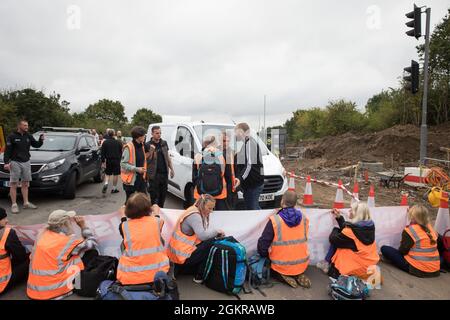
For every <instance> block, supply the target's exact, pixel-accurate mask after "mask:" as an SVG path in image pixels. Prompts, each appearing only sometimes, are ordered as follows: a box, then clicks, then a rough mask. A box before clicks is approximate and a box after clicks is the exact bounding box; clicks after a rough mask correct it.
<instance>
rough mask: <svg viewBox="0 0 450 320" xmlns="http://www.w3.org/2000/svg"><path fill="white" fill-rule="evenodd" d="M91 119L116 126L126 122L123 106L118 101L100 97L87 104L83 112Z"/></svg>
mask: <svg viewBox="0 0 450 320" xmlns="http://www.w3.org/2000/svg"><path fill="white" fill-rule="evenodd" d="M84 114H85V116H86V117H87V118H89V119H92V120H98V121H102V122H105V124H106V125H107V126H111V127H118V126H122V125H124V124H126V123H127V122H128V119H127V117H126V116H125V107H124V106H123V105H122V103H121V102H120V101H112V100H108V99H102V100H99V101H97V102H96V103H94V104H91V105H89V107H87V109H86V111H85V112H84Z"/></svg>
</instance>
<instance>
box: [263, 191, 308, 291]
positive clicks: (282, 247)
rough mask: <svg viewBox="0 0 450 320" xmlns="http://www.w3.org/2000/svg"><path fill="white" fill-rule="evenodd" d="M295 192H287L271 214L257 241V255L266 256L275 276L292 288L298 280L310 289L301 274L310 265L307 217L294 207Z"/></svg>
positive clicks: (295, 286) (305, 278) (306, 278)
mask: <svg viewBox="0 0 450 320" xmlns="http://www.w3.org/2000/svg"><path fill="white" fill-rule="evenodd" d="M297 199H298V198H297V194H296V193H295V192H294V191H286V193H285V194H284V195H283V198H282V199H281V207H282V208H281V209H280V210H279V211H278V212H277V213H276V214H275V215H273V216H271V217H270V220H269V222H267V225H266V227H265V228H264V231H263V234H262V235H261V237H260V238H259V240H258V254H259V255H260V256H261V257H268V258H269V259H270V261H271V269H272V270H274V271H275V275H277V276H279V277H280V278H282V279H283V280H284V281H285V282H286V283H287V284H289V285H290V286H291V287H293V288H297V283H298V284H299V285H300V286H302V287H304V288H310V287H311V281H310V280H309V279H308V277H306V275H304V272H305V270H306V268H307V267H308V264H309V252H308V244H307V240H308V229H309V220H308V218H307V217H306V216H305V215H303V214H302V212H301V211H300V210H299V209H297V208H295V206H296V204H297Z"/></svg>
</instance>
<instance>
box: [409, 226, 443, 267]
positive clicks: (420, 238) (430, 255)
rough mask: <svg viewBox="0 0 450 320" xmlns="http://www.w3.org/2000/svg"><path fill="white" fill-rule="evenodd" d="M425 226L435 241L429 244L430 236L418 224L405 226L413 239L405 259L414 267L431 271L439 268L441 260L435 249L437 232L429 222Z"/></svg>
mask: <svg viewBox="0 0 450 320" xmlns="http://www.w3.org/2000/svg"><path fill="white" fill-rule="evenodd" d="M427 227H428V230H430V232H431V234H432V237H433V240H434V241H435V243H434V244H431V241H430V238H429V237H428V235H427V234H426V232H425V231H424V230H423V229H422V227H421V226H420V225H418V224H412V225H410V226H408V227H406V228H405V231H406V232H407V233H408V234H409V236H410V237H411V239H413V240H414V246H413V247H412V248H411V249H410V250H409V252H408V254H407V255H406V256H405V259H406V261H408V263H409V264H410V265H412V266H413V267H414V268H416V269H418V270H420V271H422V272H430V273H431V272H436V271H439V270H440V269H441V262H440V260H439V251H438V249H437V238H438V237H437V233H436V231H435V230H434V228H433V227H432V226H431V225H430V224H429V225H428V226H427Z"/></svg>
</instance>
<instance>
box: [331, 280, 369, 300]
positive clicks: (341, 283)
mask: <svg viewBox="0 0 450 320" xmlns="http://www.w3.org/2000/svg"><path fill="white" fill-rule="evenodd" d="M330 280H331V283H330V285H329V286H328V293H329V294H330V296H331V297H332V298H333V299H334V300H365V299H366V298H367V297H368V296H369V292H370V291H369V288H368V287H367V285H366V284H365V283H364V282H363V281H362V280H361V279H360V278H357V277H355V276H343V275H340V276H339V277H338V278H337V279H332V278H330Z"/></svg>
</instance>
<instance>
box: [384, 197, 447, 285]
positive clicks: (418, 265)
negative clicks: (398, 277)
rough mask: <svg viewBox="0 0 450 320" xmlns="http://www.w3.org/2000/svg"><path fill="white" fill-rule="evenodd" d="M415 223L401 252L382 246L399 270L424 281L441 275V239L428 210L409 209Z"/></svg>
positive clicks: (404, 236) (406, 230)
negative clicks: (431, 222)
mask: <svg viewBox="0 0 450 320" xmlns="http://www.w3.org/2000/svg"><path fill="white" fill-rule="evenodd" d="M408 216H409V219H410V221H411V223H410V225H409V226H407V227H406V228H405V229H404V230H403V233H402V240H401V243H400V247H399V248H398V250H397V249H395V248H392V247H389V246H382V247H381V254H382V255H383V257H384V258H386V259H387V260H389V261H390V262H391V263H392V264H393V265H395V266H396V267H397V268H399V269H401V270H403V271H405V272H408V273H410V274H412V275H415V276H417V277H421V278H425V277H426V278H428V277H437V276H439V274H440V261H439V260H440V258H439V251H438V243H441V242H442V241H441V238H440V236H439V235H438V233H437V232H436V231H435V230H434V228H433V227H432V226H431V224H430V217H429V213H428V209H427V208H425V207H424V206H422V205H415V206H413V207H411V208H409V209H408Z"/></svg>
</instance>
